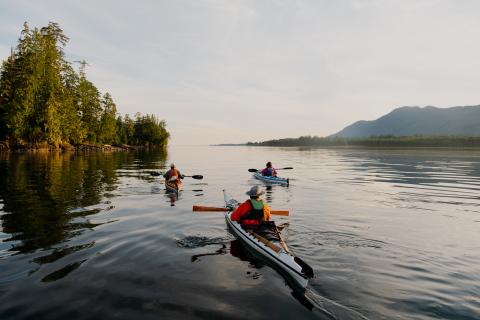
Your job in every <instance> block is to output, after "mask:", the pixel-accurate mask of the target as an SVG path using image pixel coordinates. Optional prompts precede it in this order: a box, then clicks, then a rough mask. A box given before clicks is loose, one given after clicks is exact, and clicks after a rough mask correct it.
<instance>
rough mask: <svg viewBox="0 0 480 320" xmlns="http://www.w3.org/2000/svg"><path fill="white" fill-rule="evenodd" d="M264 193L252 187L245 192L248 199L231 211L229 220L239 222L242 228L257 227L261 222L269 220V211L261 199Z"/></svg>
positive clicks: (256, 187)
mask: <svg viewBox="0 0 480 320" xmlns="http://www.w3.org/2000/svg"><path fill="white" fill-rule="evenodd" d="M264 193H265V191H262V190H260V187H259V186H253V187H252V188H251V189H250V190H249V191H247V195H248V196H250V199H248V200H247V201H245V202H244V203H242V204H241V205H240V206H238V208H237V209H235V211H233V213H232V215H231V219H232V220H233V221H240V223H241V224H242V225H244V226H258V225H260V224H261V222H262V221H268V220H270V209H269V208H268V205H267V204H266V203H264V202H263V200H262V197H261V196H262V194H264Z"/></svg>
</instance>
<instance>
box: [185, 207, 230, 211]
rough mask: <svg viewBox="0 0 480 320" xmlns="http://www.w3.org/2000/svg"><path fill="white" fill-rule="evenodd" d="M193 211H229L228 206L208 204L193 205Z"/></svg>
mask: <svg viewBox="0 0 480 320" xmlns="http://www.w3.org/2000/svg"><path fill="white" fill-rule="evenodd" d="M192 210H193V211H212V212H215V211H223V212H225V211H229V210H228V209H227V208H219V207H206V206H193V208H192Z"/></svg>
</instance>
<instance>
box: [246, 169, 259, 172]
mask: <svg viewBox="0 0 480 320" xmlns="http://www.w3.org/2000/svg"><path fill="white" fill-rule="evenodd" d="M257 171H258V169H248V172H257Z"/></svg>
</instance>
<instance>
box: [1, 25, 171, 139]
mask: <svg viewBox="0 0 480 320" xmlns="http://www.w3.org/2000/svg"><path fill="white" fill-rule="evenodd" d="M68 40H69V38H68V37H66V36H65V35H64V34H63V30H62V29H60V27H59V25H58V24H57V23H54V22H50V23H49V24H48V26H46V27H43V28H41V29H38V28H34V29H31V28H30V27H29V26H28V24H27V23H26V22H25V23H24V25H23V30H22V32H21V36H20V38H19V40H18V45H17V47H16V48H15V49H12V52H11V55H10V56H9V57H8V58H7V59H6V60H4V61H3V63H2V66H1V68H0V142H1V141H4V142H6V143H8V145H9V146H12V147H21V148H25V147H27V148H28V147H38V146H44V147H50V148H59V147H62V146H64V145H72V144H73V145H78V144H113V145H119V144H127V145H142V146H152V145H159V146H166V145H167V143H168V138H169V136H170V135H169V133H168V131H167V130H166V123H165V121H163V120H159V119H157V118H156V117H155V116H154V115H145V116H144V115H142V114H140V113H137V114H136V115H135V117H134V118H133V119H132V118H130V116H129V115H125V116H123V117H122V116H120V115H118V114H117V108H116V105H115V103H114V101H113V98H112V96H111V95H110V94H109V93H108V92H107V93H105V94H101V93H100V91H99V90H98V89H97V88H96V87H95V86H94V84H93V83H92V82H90V81H89V80H88V79H87V77H86V75H85V66H86V62H85V61H82V62H80V70H79V72H78V73H77V72H76V71H75V70H74V68H73V67H72V63H70V62H68V61H67V60H66V59H65V54H64V51H63V48H64V47H65V45H66V44H67V42H68Z"/></svg>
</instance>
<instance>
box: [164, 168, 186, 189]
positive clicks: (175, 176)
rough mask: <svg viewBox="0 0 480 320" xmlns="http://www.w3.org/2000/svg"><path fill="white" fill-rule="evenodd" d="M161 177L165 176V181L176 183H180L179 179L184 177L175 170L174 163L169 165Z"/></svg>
mask: <svg viewBox="0 0 480 320" xmlns="http://www.w3.org/2000/svg"><path fill="white" fill-rule="evenodd" d="M163 177H164V178H165V180H166V181H168V182H175V183H176V184H177V185H178V184H179V183H181V179H183V178H184V176H183V175H182V174H181V173H180V171H178V170H177V168H176V167H175V164H174V163H172V164H171V165H170V170H168V171H167V172H165V174H164V175H163Z"/></svg>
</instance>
